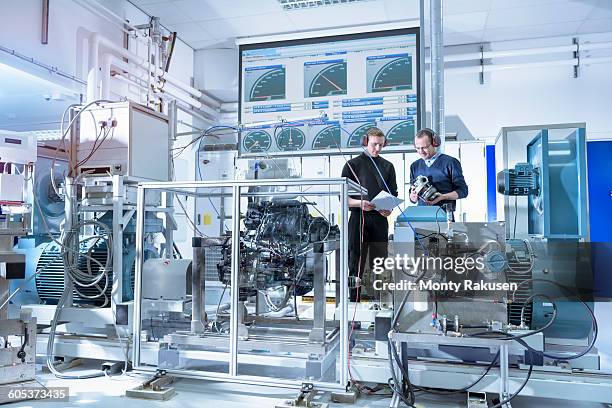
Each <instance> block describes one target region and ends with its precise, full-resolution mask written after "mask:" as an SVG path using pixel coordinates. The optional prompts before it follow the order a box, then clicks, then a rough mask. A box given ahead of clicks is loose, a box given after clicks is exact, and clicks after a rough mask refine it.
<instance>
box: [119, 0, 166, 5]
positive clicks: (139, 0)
mask: <svg viewBox="0 0 612 408" xmlns="http://www.w3.org/2000/svg"><path fill="white" fill-rule="evenodd" d="M128 2H130V3H132V4H134V5H136V6H143V5H147V4H156V3H172V0H128Z"/></svg>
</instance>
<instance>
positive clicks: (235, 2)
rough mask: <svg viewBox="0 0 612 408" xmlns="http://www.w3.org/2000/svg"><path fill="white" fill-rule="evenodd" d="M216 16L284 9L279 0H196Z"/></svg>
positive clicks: (241, 14) (261, 12) (223, 16)
mask: <svg viewBox="0 0 612 408" xmlns="http://www.w3.org/2000/svg"><path fill="white" fill-rule="evenodd" d="M196 3H198V4H199V8H200V9H206V10H209V11H210V13H211V15H214V17H212V18H213V19H214V18H234V17H243V16H251V15H255V14H265V13H278V12H281V11H283V8H282V7H281V5H280V3H279V2H278V1H277V0H230V1H227V0H196Z"/></svg>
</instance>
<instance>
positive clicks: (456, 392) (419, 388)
mask: <svg viewBox="0 0 612 408" xmlns="http://www.w3.org/2000/svg"><path fill="white" fill-rule="evenodd" d="M499 353H500V351H499V350H498V351H497V354H495V357H493V360H491V362H490V363H489V364H488V365H487V368H486V370H485V371H484V372H483V373H482V374H481V375H480V377H478V378H477V379H476V381H474V382H472V383H471V384H469V385H466V386H465V387H463V388H461V389H458V390H447V391H438V390H432V389H427V388H424V387H419V386H416V385H413V387H414V388H415V389H417V390H420V391H423V392H426V393H429V394H435V395H453V394H460V393H462V392H466V391H468V390H469V389H470V388H472V387H473V386H475V385H476V384H478V383H479V382H480V381H482V379H483V378H485V377H486V375H487V374H489V371H491V369H492V368H493V367H495V363H496V362H497V359H498V358H499Z"/></svg>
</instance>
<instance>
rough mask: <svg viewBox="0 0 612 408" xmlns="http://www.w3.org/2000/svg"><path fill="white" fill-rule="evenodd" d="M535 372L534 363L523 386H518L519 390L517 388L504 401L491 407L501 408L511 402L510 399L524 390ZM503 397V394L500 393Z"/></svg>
mask: <svg viewBox="0 0 612 408" xmlns="http://www.w3.org/2000/svg"><path fill="white" fill-rule="evenodd" d="M532 372H533V364H531V365H530V366H529V371H528V372H527V377H525V381H523V383H522V384H521V386H520V387H519V388H518V390H516V391H515V392H514V394H512V395H511V396H509V397H508V398H506V399H505V400H503V401H500V402H498V403H497V404H495V405H493V406H492V407H489V408H500V407H502V406H504V405H506V404H507V403H509V402H510V401H512V400H513V399H514V398H515V397H517V396H518V395H519V394H520V393H521V391H523V388H525V386H526V385H527V383H528V382H529V379H530V378H531V373H532ZM500 398H501V395H500Z"/></svg>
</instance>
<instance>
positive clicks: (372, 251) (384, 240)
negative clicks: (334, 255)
mask: <svg viewBox="0 0 612 408" xmlns="http://www.w3.org/2000/svg"><path fill="white" fill-rule="evenodd" d="M361 224H362V223H361V211H351V216H350V217H349V226H348V251H349V252H348V262H349V276H360V277H361V278H362V279H363V277H364V276H366V274H370V273H372V264H373V262H374V258H378V257H381V258H386V257H387V255H388V243H389V223H388V222H387V218H386V217H383V216H382V215H380V214H379V213H378V212H364V213H363V242H361V231H362V225H361ZM366 260H367V261H368V262H367V267H366ZM349 293H350V299H351V302H355V301H357V293H358V290H357V289H351V290H350V292H349Z"/></svg>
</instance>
